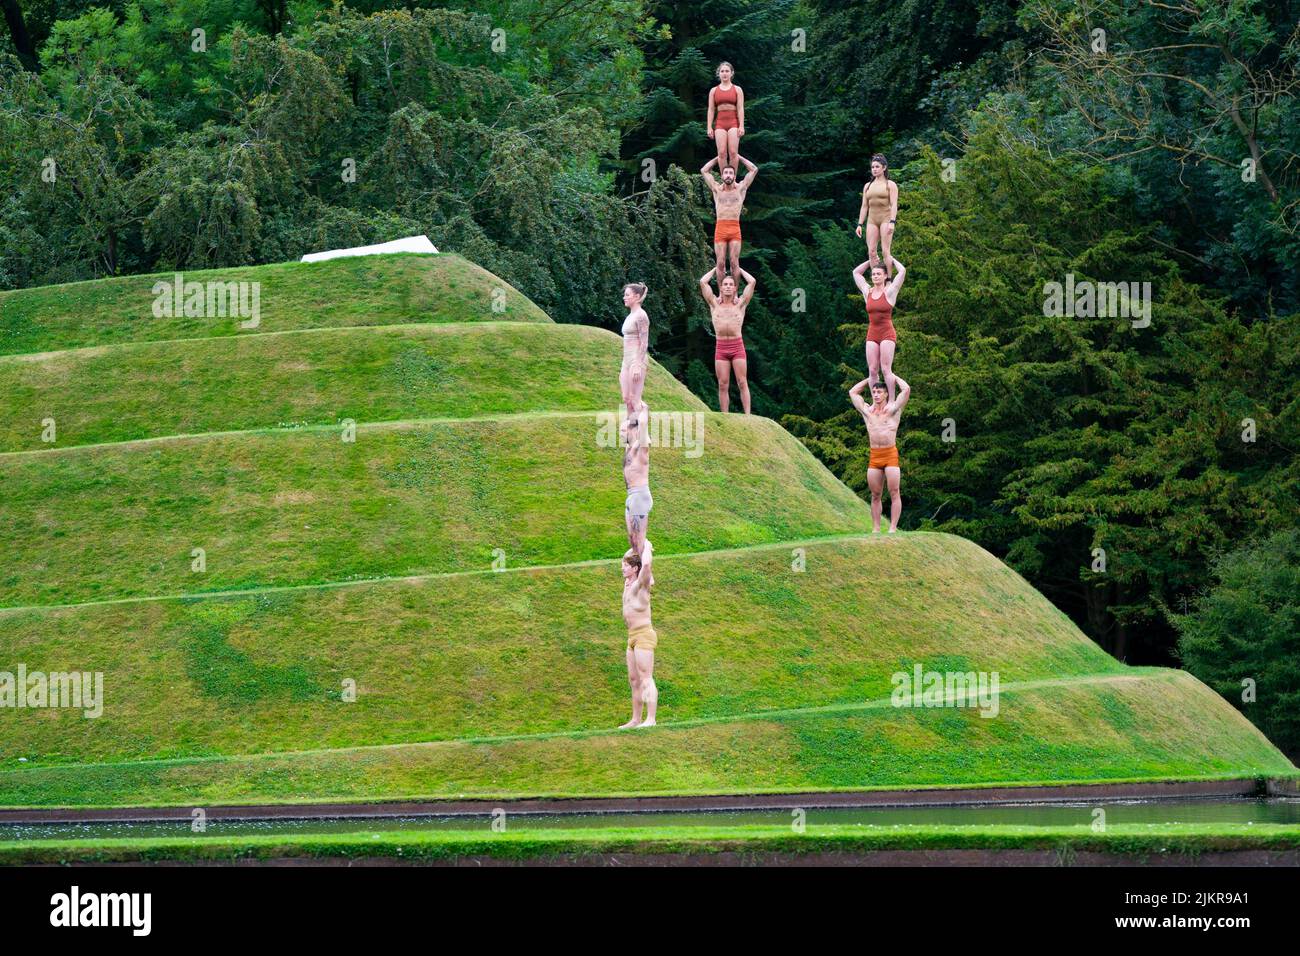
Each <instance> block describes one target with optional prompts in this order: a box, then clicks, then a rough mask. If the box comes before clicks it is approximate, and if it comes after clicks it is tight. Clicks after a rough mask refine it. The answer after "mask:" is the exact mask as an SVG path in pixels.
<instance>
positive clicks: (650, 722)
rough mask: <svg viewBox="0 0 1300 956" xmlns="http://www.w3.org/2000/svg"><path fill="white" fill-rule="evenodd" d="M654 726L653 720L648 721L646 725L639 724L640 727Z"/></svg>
mask: <svg viewBox="0 0 1300 956" xmlns="http://www.w3.org/2000/svg"><path fill="white" fill-rule="evenodd" d="M654 725H655V722H654V721H653V720H647V721H646V722H645V723H644V724H637V726H638V727H653V726H654Z"/></svg>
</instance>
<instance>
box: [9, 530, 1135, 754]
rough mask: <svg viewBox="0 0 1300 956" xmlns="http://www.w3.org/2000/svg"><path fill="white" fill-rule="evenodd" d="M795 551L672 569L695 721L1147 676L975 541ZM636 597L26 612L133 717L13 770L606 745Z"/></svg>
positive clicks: (672, 643)
mask: <svg viewBox="0 0 1300 956" xmlns="http://www.w3.org/2000/svg"><path fill="white" fill-rule="evenodd" d="M790 551H791V549H790V548H789V547H788V546H786V545H777V546H772V547H765V548H760V549H755V550H749V551H730V552H723V553H719V554H713V555H695V556H683V557H679V558H667V557H663V558H660V564H659V567H658V571H657V573H656V577H657V581H658V585H657V587H658V589H659V594H660V597H659V598H658V599H657V601H656V606H655V619H656V625H657V627H658V629H659V631H660V633H661V634H662V639H663V648H664V650H663V653H662V654H661V660H660V662H659V667H658V673H657V677H658V682H659V686H660V690H661V694H662V696H663V701H664V708H665V713H667V714H670V715H671V716H672V719H674V720H682V719H692V718H711V717H720V716H725V715H728V714H738V713H739V714H744V713H750V712H754V711H762V710H768V709H772V708H789V707H802V706H806V705H808V704H809V703H810V702H817V703H836V702H842V703H856V702H859V701H864V700H873V699H877V698H881V697H888V696H889V694H890V692H891V690H892V686H893V685H892V684H891V681H890V677H891V675H892V674H893V673H894V672H896V671H899V670H910V669H911V667H912V664H913V663H914V662H921V663H922V664H923V665H924V666H925V667H927V668H938V667H941V666H943V664H944V662H945V661H946V660H951V658H952V656H953V655H954V654H956V653H958V652H960V653H961V655H962V656H963V659H964V661H965V665H964V666H965V667H967V668H969V669H973V670H984V671H997V672H998V673H999V679H1000V680H1001V681H1003V682H1010V681H1024V680H1042V679H1052V678H1059V677H1073V676H1079V675H1104V674H1122V673H1127V671H1126V669H1125V668H1123V667H1122V665H1120V664H1119V663H1118V662H1116V661H1115V660H1114V659H1112V658H1111V657H1109V656H1108V655H1107V654H1105V653H1104V652H1103V651H1101V649H1100V648H1098V647H1097V646H1096V645H1095V644H1092V643H1091V642H1089V641H1080V640H1079V638H1078V632H1077V631H1076V630H1075V628H1074V626H1073V625H1072V624H1071V623H1070V622H1069V621H1068V620H1067V619H1066V618H1065V617H1064V616H1063V615H1061V614H1060V613H1059V612H1057V611H1056V610H1055V609H1054V608H1053V607H1052V606H1051V605H1050V604H1049V603H1048V602H1047V601H1046V600H1045V599H1043V598H1042V596H1041V595H1039V594H1038V593H1037V592H1035V591H1033V590H1032V589H1031V588H1028V587H1027V586H1026V585H1025V583H1024V581H1023V580H1021V579H1020V578H1019V577H1018V576H1016V575H1015V574H1013V573H1012V572H1010V571H1009V570H1008V569H1007V568H1006V567H1005V566H1004V565H1002V564H1000V563H999V562H998V561H996V560H994V559H993V558H992V557H991V556H989V555H988V554H986V553H985V552H983V551H981V550H980V549H979V548H977V547H976V546H974V545H973V544H970V543H969V542H967V541H963V540H962V539H959V538H951V537H949V536H947V535H933V534H915V535H907V536H903V537H899V536H894V537H891V538H885V537H883V536H877V537H876V538H874V539H850V540H844V541H834V542H825V543H819V544H810V545H807V546H805V552H806V567H807V570H806V571H804V572H802V573H796V572H794V571H792V570H791V556H790ZM619 591H620V578H619V569H618V567H617V564H616V563H615V562H613V561H610V562H605V563H602V564H596V565H588V566H579V567H564V568H555V569H551V570H544V571H517V572H512V573H507V574H495V573H485V574H479V575H471V576H462V577H451V578H447V577H434V578H425V579H419V580H415V581H397V582H386V583H380V584H359V585H356V586H353V587H347V588H330V589H320V588H311V589H304V590H300V591H293V592H284V593H272V594H253V595H246V596H242V597H214V598H211V599H208V600H202V601H194V600H173V601H159V602H148V603H146V604H143V605H142V604H137V603H127V604H111V605H99V606H94V607H85V608H77V609H71V610H67V611H58V612H49V611H44V610H39V611H28V612H19V613H12V614H7V615H4V616H2V617H0V622H3V626H4V628H5V631H6V634H7V635H8V637H7V643H8V644H9V647H10V648H11V650H12V652H13V653H15V654H17V655H19V657H20V658H21V659H23V660H27V661H33V662H44V666H45V669H47V670H54V669H57V668H60V667H65V666H66V667H71V666H73V665H74V664H77V662H82V663H81V665H79V666H82V667H89V666H91V665H92V664H93V666H94V669H96V670H100V671H103V672H104V674H105V681H106V694H107V695H109V697H110V699H111V701H112V706H111V707H106V709H105V713H104V715H103V716H102V717H100V718H98V719H95V720H86V719H84V718H82V717H80V716H79V715H76V714H73V713H70V712H64V713H61V714H59V715H58V716H57V717H55V718H51V719H48V720H43V721H35V720H31V721H16V722H15V723H14V726H12V727H11V728H10V730H9V732H8V733H7V734H6V740H5V745H4V749H3V754H2V756H0V767H13V766H15V761H16V758H17V757H20V756H23V757H27V758H28V759H29V761H30V762H32V763H45V762H55V761H89V760H107V759H138V758H146V757H151V756H174V757H180V756H201V755H209V754H241V753H255V752H262V751H276V750H300V749H307V748H325V747H343V746H360V745H364V744H383V743H404V742H413V741H422V740H437V739H451V738H457V737H469V736H483V735H491V734H521V733H539V732H557V731H582V730H590V729H600V728H606V727H609V726H611V725H613V724H617V723H621V722H622V721H623V720H624V719H626V718H625V716H624V714H623V711H624V709H625V708H626V702H625V700H624V696H625V695H626V678H625V675H624V668H623V660H622V658H623V645H624V642H625V638H626V634H625V632H624V628H623V626H622V621H621V619H620V618H619V617H618V616H617V608H618V597H619ZM734 608H744V613H743V614H740V615H738V614H735V613H732V609H734ZM611 612H613V613H611ZM902 648H905V649H906V650H905V651H903V650H901V649H902ZM344 680H353V681H355V682H356V686H357V689H358V700H357V701H356V702H355V703H344V702H342V701H341V699H340V690H341V688H342V686H343V681H344Z"/></svg>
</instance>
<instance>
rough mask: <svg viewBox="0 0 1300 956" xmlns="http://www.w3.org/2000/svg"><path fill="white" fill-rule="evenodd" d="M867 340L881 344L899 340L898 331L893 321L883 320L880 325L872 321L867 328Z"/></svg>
mask: <svg viewBox="0 0 1300 956" xmlns="http://www.w3.org/2000/svg"><path fill="white" fill-rule="evenodd" d="M867 341H868V342H875V343H876V344H880V343H881V342H885V341H889V342H897V341H898V333H897V332H895V331H894V323H893V322H883V323H881V324H879V325H877V324H876V323H874V322H873V323H871V325H870V326H868V328H867Z"/></svg>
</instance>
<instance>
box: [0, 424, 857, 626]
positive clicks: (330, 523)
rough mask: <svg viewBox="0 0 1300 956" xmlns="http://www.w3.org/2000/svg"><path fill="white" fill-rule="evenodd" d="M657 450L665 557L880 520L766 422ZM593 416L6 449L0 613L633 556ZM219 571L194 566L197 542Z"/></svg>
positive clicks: (717, 428) (620, 490)
mask: <svg viewBox="0 0 1300 956" xmlns="http://www.w3.org/2000/svg"><path fill="white" fill-rule="evenodd" d="M704 419H705V424H704V432H703V435H704V444H703V447H702V453H701V454H699V455H698V457H694V458H692V457H689V452H690V450H689V449H687V448H684V447H679V448H671V447H668V448H660V449H657V450H656V451H655V454H654V457H653V464H652V466H651V467H652V471H651V479H652V481H653V483H654V485H653V487H654V495H655V500H656V507H655V510H654V512H653V514H652V517H651V521H650V527H651V529H652V530H653V539H652V540H653V541H654V542H655V544H656V545H657V547H658V548H659V549H660V550H661V551H662V552H663V553H664V554H671V553H673V552H683V551H702V550H708V549H713V548H728V547H738V546H742V545H750V544H763V543H768V542H775V541H784V540H790V539H797V538H806V537H811V536H815V535H824V534H836V533H849V532H859V531H863V530H865V529H867V528H868V527H869V515H868V513H867V509H866V507H865V505H864V504H863V502H862V501H861V500H860V499H859V498H858V497H857V496H856V495H854V494H853V493H852V492H851V491H850V490H849V489H848V488H846V487H845V486H844V485H842V484H840V483H839V482H838V481H836V480H835V478H834V477H833V476H832V475H831V474H830V472H829V471H827V470H826V469H825V468H824V467H823V466H822V465H821V464H820V463H819V462H817V461H816V460H815V459H814V458H813V457H812V456H811V455H809V454H808V453H807V451H805V450H804V448H803V447H802V446H801V445H800V444H799V443H798V442H797V441H795V439H794V438H792V437H791V436H790V435H789V434H788V433H786V432H785V431H784V430H782V429H781V428H780V427H779V426H777V425H776V424H775V423H773V422H771V421H768V420H766V419H759V418H742V417H740V416H722V415H718V414H709V415H707V416H704ZM601 427H602V425H601V422H600V421H599V420H598V418H597V416H596V415H593V414H579V413H574V414H571V415H559V416H549V417H545V416H522V417H518V418H509V419H500V420H495V419H490V420H467V421H459V422H442V423H433V424H416V425H397V426H374V427H366V428H360V429H359V430H358V431H357V435H356V441H355V442H345V441H343V440H341V438H342V433H341V432H340V431H339V430H338V429H330V430H327V431H309V432H291V433H279V434H238V435H220V436H210V437H205V438H196V439H181V440H177V441H169V442H162V443H156V444H150V445H147V446H144V447H136V448H133V447H121V446H102V447H98V448H93V449H85V450H82V451H78V452H76V453H57V454H42V455H20V456H8V457H0V484H2V485H3V486H4V488H5V492H6V501H5V522H4V524H3V525H2V526H0V606H3V607H12V606H21V605H29V604H57V603H74V602H84V601H93V600H103V599H113V598H122V597H133V596H141V595H155V594H180V593H189V592H200V591H212V590H225V589H230V588H239V587H254V586H266V585H297V584H314V583H320V582H324V581H337V580H345V579H352V578H370V577H379V576H385V575H412V574H428V573H440V572H450V571H470V570H484V569H487V568H489V567H490V566H491V564H492V561H493V558H494V552H495V551H497V550H498V549H500V551H502V552H503V553H504V558H505V561H506V563H507V565H509V566H512V567H519V566H523V565H536V564H555V563H561V562H571V561H581V560H588V559H594V558H605V557H609V556H611V555H621V554H622V553H623V550H624V549H625V548H626V547H627V544H626V542H627V534H626V531H625V529H624V523H623V504H624V499H625V497H626V490H625V488H624V485H623V478H622V471H621V467H620V466H621V456H622V453H621V451H620V449H619V448H618V447H616V446H610V447H601V443H600V438H601ZM194 548H203V549H205V551H206V565H207V570H206V571H205V572H203V573H201V574H200V573H194V572H193V571H192V570H191V563H192V558H191V557H190V554H191V551H192V549H194Z"/></svg>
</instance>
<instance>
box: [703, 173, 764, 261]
mask: <svg viewBox="0 0 1300 956" xmlns="http://www.w3.org/2000/svg"><path fill="white" fill-rule="evenodd" d="M739 159H740V161H741V162H742V163H744V164H745V165H746V166H747V167H749V172H748V173H746V174H745V178H744V179H742V180H741V181H740V182H736V171H735V170H734V169H732V168H731V167H730V166H728V167H726V168H725V169H723V170H722V182H721V183H719V182H718V181H717V180H716V179H714V178H713V174H712V173H710V172H709V170H711V169H712V168H713V167H714V166H716V165H717V162H718V157H716V156H715V157H713V158H712V159H711V160H709V161H708V162H707V163H705V164H704V166H703V167H702V168H701V169H700V175H701V176H703V177H704V181H705V182H706V183H708V184H709V190H710V192H712V193H713V208H714V210H715V211H716V212H717V223H716V224H715V225H714V227H713V254H714V258H715V266H716V269H717V273H718V281H719V282H721V280H722V277H723V276H724V275H727V274H728V272H730V274H731V275H733V276H738V275H740V210H741V207H742V206H744V205H745V192H746V191H747V190H748V189H749V184H750V183H752V182H753V181H754V177H755V176H757V175H758V167H757V166H755V165H754V164H753V163H751V162H750V161H749V160H747V159H746V158H745V157H743V156H741V157H739ZM728 260H730V262H731V268H730V269H729V270H727V269H724V268H723V265H724V264H725V263H726V262H727V261H728Z"/></svg>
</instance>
